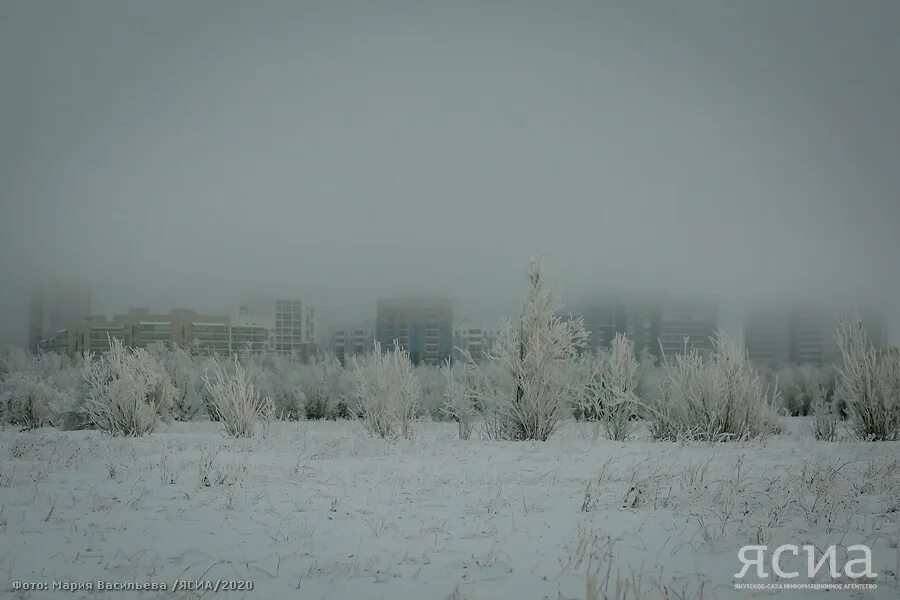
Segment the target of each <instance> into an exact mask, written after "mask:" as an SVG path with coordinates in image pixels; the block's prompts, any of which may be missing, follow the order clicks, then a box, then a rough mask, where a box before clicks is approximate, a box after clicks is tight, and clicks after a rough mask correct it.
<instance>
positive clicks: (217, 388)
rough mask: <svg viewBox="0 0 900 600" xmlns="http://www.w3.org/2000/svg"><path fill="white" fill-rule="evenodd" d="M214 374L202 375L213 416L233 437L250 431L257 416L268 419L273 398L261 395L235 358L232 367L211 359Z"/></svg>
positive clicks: (246, 434)
mask: <svg viewBox="0 0 900 600" xmlns="http://www.w3.org/2000/svg"><path fill="white" fill-rule="evenodd" d="M212 367H213V376H212V377H210V376H209V374H208V373H207V374H205V375H204V376H203V381H204V383H205V384H206V389H207V391H208V392H209V397H210V399H211V403H212V407H213V409H214V410H215V413H216V417H217V418H216V420H217V421H220V422H221V423H222V425H223V426H224V427H225V433H226V434H228V435H230V436H234V437H250V436H252V435H253V430H254V426H255V423H256V421H257V420H258V419H260V418H265V419H267V420H268V419H270V418H271V417H272V415H273V413H274V410H275V407H274V403H273V402H272V400H271V399H270V398H268V397H266V396H260V393H259V390H257V389H256V388H255V387H254V385H253V382H252V381H251V380H250V375H249V373H248V371H247V369H245V368H244V366H243V365H241V363H240V362H239V361H238V359H237V357H235V358H234V361H233V364H232V368H231V369H224V368H222V367H221V366H220V365H219V361H218V360H217V359H213V361H212Z"/></svg>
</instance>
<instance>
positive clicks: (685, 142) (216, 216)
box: [0, 0, 900, 345]
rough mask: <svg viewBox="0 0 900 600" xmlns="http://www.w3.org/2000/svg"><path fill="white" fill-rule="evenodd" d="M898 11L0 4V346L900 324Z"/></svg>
mask: <svg viewBox="0 0 900 600" xmlns="http://www.w3.org/2000/svg"><path fill="white" fill-rule="evenodd" d="M898 23H900V2H896V1H891V0H886V1H883V2H874V1H858V2H847V1H836V2H827V1H821V0H820V1H807V2H803V1H799V0H798V1H793V2H785V1H783V0H773V1H758V0H754V1H750V0H747V1H743V2H737V1H730V0H715V1H709V2H677V3H671V2H615V3H612V2H549V1H543V2H525V1H521V0H519V1H515V2H506V3H495V2H484V1H479V2H474V1H473V2H463V1H456V2H428V1H417V2H390V3H388V2H375V1H371V0H366V1H362V2H344V1H340V0H326V1H322V2H302V1H294V0H292V1H284V2H265V1H261V2H250V1H244V2H225V1H222V0H215V1H208V2H199V1H183V0H177V1H168V2H157V1H149V0H141V1H123V0H110V1H108V2H95V1H87V0H78V1H73V2H68V1H62V0H60V1H56V2H46V1H40V0H13V1H10V0H5V1H4V2H2V3H0V202H2V206H0V208H2V215H0V232H2V239H0V257H2V265H0V345H5V344H11V343H24V341H25V339H26V323H27V306H28V295H29V292H30V290H31V288H32V286H33V284H34V283H35V282H37V281H40V280H52V279H54V278H60V277H65V278H77V279H80V280H85V281H88V282H90V284H91V286H92V288H93V290H94V292H93V296H94V312H99V313H107V314H111V313H113V312H118V311H121V310H123V309H125V308H127V307H128V306H148V307H150V308H153V309H156V310H159V311H167V310H168V309H169V308H171V307H192V308H195V309H196V310H198V311H202V312H211V313H223V312H229V311H231V310H232V309H233V308H234V307H235V306H236V305H237V304H238V303H239V301H240V298H241V296H242V295H243V294H245V293H246V292H248V291H253V290H262V291H269V292H271V293H273V294H276V295H290V296H298V297H300V298H301V299H305V300H308V301H311V302H313V303H315V304H316V305H317V306H318V307H319V309H320V314H321V315H322V317H323V319H324V320H325V321H326V322H334V321H353V320H356V319H358V318H366V317H370V316H372V313H373V312H374V306H375V299H376V298H377V297H378V296H380V295H385V294H400V293H432V294H443V295H449V296H453V297H455V298H457V300H458V304H457V307H458V311H457V313H458V314H459V315H464V314H472V315H473V316H475V317H476V318H478V319H485V320H486V319H493V318H495V317H496V316H499V315H500V314H502V313H504V312H510V311H511V310H512V309H514V308H515V306H516V305H517V303H518V301H519V298H520V297H521V295H522V293H523V291H524V290H525V286H526V280H525V278H524V272H525V267H526V265H527V261H528V258H529V257H530V256H532V255H535V254H537V253H543V254H544V255H545V257H546V264H547V270H548V277H549V278H550V279H551V280H552V281H554V282H556V284H557V287H558V289H560V290H561V291H562V292H563V294H564V299H565V300H566V301H567V302H568V303H569V304H576V303H577V301H578V300H579V299H580V298H582V297H583V296H584V295H585V294H587V293H589V292H592V291H603V290H606V289H621V288H647V287H651V288H655V289H675V290H688V291H690V290H696V291H703V292H717V293H719V294H720V296H722V298H723V302H725V303H727V304H729V305H754V304H756V303H761V302H766V301H772V300H776V299H784V300H788V299H791V300H797V299H801V300H802V299H803V298H821V297H827V298H846V299H848V301H857V300H858V301H860V302H862V301H866V302H874V303H878V304H880V305H882V306H883V307H884V308H885V309H886V310H887V311H888V312H889V313H890V315H891V317H892V318H893V319H894V323H895V326H894V332H895V333H894V339H895V340H896V339H897V330H898V328H897V327H896V324H897V322H898V321H900V309H898V306H900V77H898V76H897V74H898V71H900V35H898V29H897V24H898Z"/></svg>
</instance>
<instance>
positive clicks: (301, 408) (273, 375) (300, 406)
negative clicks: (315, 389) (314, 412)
mask: <svg viewBox="0 0 900 600" xmlns="http://www.w3.org/2000/svg"><path fill="white" fill-rule="evenodd" d="M245 364H246V365H247V368H248V370H249V371H250V378H251V381H252V382H253V383H254V385H255V386H256V388H257V389H258V390H259V393H260V395H262V396H267V397H269V398H270V399H271V400H272V403H273V405H274V407H275V414H276V415H278V417H279V418H281V419H286V420H289V421H296V420H298V419H301V418H302V417H303V416H304V413H305V412H306V408H305V405H306V394H305V393H304V382H303V373H302V370H301V367H303V365H302V364H300V362H299V359H298V358H296V357H294V356H285V355H283V354H264V355H256V356H253V357H251V358H250V359H248V360H246V361H245Z"/></svg>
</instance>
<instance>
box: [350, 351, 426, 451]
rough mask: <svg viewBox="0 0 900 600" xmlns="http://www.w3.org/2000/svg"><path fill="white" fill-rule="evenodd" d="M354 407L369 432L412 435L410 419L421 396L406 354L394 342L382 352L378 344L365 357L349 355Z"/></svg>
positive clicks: (383, 434)
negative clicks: (391, 347) (388, 348)
mask: <svg viewBox="0 0 900 600" xmlns="http://www.w3.org/2000/svg"><path fill="white" fill-rule="evenodd" d="M352 364H353V380H354V401H355V405H354V410H355V412H356V414H358V415H360V417H361V419H362V423H363V425H364V426H365V428H366V429H367V430H368V431H369V433H371V434H373V435H377V436H379V437H383V438H389V439H397V438H401V437H403V438H409V437H411V436H412V422H413V419H414V418H415V416H416V408H417V407H418V404H419V401H420V400H421V397H422V384H421V383H420V382H419V379H418V378H417V377H416V373H415V370H414V368H413V365H412V363H410V362H409V353H408V352H406V351H405V350H403V349H402V348H400V346H399V344H398V343H397V342H396V341H395V342H394V348H393V349H392V350H389V351H388V352H384V353H382V351H381V344H379V343H378V342H375V349H374V350H373V352H372V355H371V356H370V357H369V358H368V359H367V360H359V359H357V357H355V356H354V357H353V359H352Z"/></svg>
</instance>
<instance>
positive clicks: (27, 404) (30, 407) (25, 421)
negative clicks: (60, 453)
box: [0, 371, 61, 429]
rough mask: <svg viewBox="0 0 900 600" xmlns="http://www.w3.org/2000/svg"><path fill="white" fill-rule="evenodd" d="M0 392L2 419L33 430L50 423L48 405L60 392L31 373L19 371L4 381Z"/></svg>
mask: <svg viewBox="0 0 900 600" xmlns="http://www.w3.org/2000/svg"><path fill="white" fill-rule="evenodd" d="M3 387H4V388H5V389H4V391H3V393H2V395H0V406H2V410H3V421H4V422H5V423H8V424H10V425H18V426H20V427H22V428H23V429H35V428H37V427H42V426H44V425H47V424H49V423H50V411H51V406H53V405H56V404H58V403H59V401H60V396H61V394H60V393H59V392H58V391H56V390H55V389H54V388H53V387H51V386H50V385H48V384H47V383H45V382H44V381H42V380H41V379H40V378H39V377H38V376H37V375H35V374H34V373H30V372H28V371H18V372H15V373H12V374H11V375H9V376H8V377H7V378H6V380H5V381H4V385H3Z"/></svg>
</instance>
